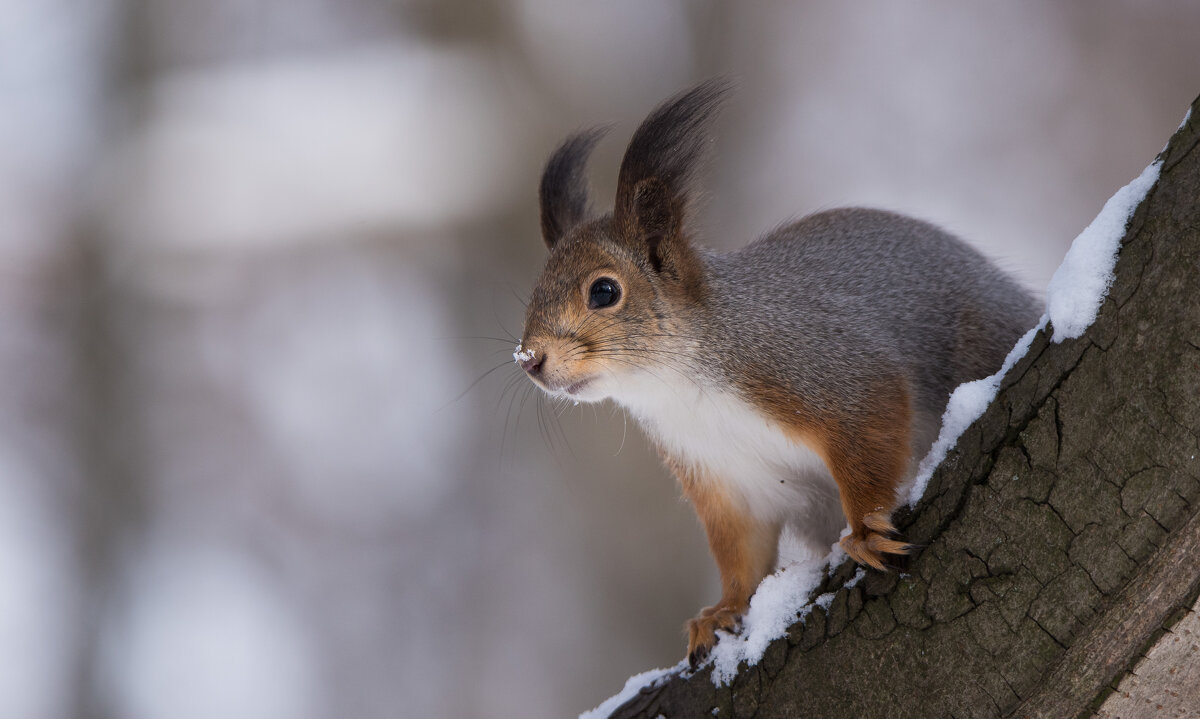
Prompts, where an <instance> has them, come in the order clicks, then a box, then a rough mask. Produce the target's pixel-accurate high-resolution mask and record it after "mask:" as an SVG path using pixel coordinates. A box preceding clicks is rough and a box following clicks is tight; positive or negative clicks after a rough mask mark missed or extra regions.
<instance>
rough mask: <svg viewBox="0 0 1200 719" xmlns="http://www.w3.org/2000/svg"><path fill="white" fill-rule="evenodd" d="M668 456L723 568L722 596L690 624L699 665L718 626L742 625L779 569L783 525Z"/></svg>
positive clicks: (691, 653) (691, 655)
mask: <svg viewBox="0 0 1200 719" xmlns="http://www.w3.org/2000/svg"><path fill="white" fill-rule="evenodd" d="M666 459H667V464H668V465H669V466H670V467H671V469H672V470H673V471H674V472H675V474H676V476H677V477H679V480H680V483H681V484H682V485H683V491H684V494H685V495H686V496H687V498H688V499H689V500H691V502H692V506H693V507H695V509H696V514H697V515H698V516H699V518H700V522H701V524H703V525H704V531H705V533H706V534H707V535H708V545H709V549H711V550H712V554H713V558H714V559H716V561H717V568H718V569H719V570H720V571H721V600H720V601H719V602H717V603H716V604H715V605H713V606H711V607H707V608H705V609H703V610H701V611H700V613H699V614H697V615H696V616H695V617H693V618H692V619H690V620H689V621H688V623H687V630H688V661H689V662H690V663H691V665H692V666H693V667H695V666H696V665H698V664H699V662H700V661H702V660H703V659H704V657H706V656H707V655H708V653H709V651H710V650H711V649H712V647H713V645H714V644H716V642H717V635H716V631H717V630H718V629H724V630H726V631H735V630H736V629H737V627H738V622H739V621H740V619H741V616H742V614H744V613H745V611H746V609H747V608H749V606H750V597H751V596H753V594H754V590H755V589H757V588H758V584H759V582H761V581H762V579H763V577H765V576H767V575H768V574H769V573H770V572H771V570H772V569H774V567H775V557H776V552H777V551H778V546H779V530H780V528H779V525H778V524H775V523H772V522H762V521H760V520H758V519H756V518H754V517H753V516H752V515H751V514H750V513H749V512H748V511H747V509H746V507H745V506H744V504H743V503H742V502H741V501H740V499H739V498H738V497H737V496H735V495H734V494H732V493H731V492H729V490H728V488H727V487H725V486H724V485H722V484H721V482H720V481H719V480H717V479H715V478H711V477H704V476H701V475H700V473H699V472H698V471H697V470H696V469H694V468H691V467H684V466H681V465H679V464H678V463H676V462H674V461H672V460H671V459H670V458H669V457H668V458H666Z"/></svg>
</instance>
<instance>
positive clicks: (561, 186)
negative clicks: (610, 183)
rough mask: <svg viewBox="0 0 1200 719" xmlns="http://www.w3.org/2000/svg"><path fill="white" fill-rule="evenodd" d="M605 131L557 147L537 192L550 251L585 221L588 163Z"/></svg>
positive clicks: (582, 135)
mask: <svg viewBox="0 0 1200 719" xmlns="http://www.w3.org/2000/svg"><path fill="white" fill-rule="evenodd" d="M607 131H608V128H604V127H595V128H592V129H590V130H584V131H583V132H579V133H576V134H574V135H571V136H570V137H568V138H567V139H566V140H564V141H563V143H562V144H561V145H559V146H558V149H556V150H555V151H554V152H553V154H551V155H550V159H549V160H547V161H546V169H545V170H543V171H542V184H541V186H540V187H539V188H538V201H539V203H540V204H541V214H542V240H544V241H545V243H546V246H547V247H550V248H553V247H554V245H555V244H557V243H558V241H559V240H561V239H562V238H563V235H565V234H566V233H567V232H569V231H570V230H571V228H572V227H575V226H576V225H578V224H579V223H581V222H583V221H584V220H586V219H587V218H588V215H589V204H590V203H589V201H588V182H587V176H586V172H587V160H588V157H589V156H590V155H591V154H592V149H593V148H595V146H596V143H597V142H599V141H600V138H602V137H604V134H605V133H606V132H607Z"/></svg>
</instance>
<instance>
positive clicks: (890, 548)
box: [825, 391, 913, 569]
mask: <svg viewBox="0 0 1200 719" xmlns="http://www.w3.org/2000/svg"><path fill="white" fill-rule="evenodd" d="M880 395H882V396H879V395H877V396H876V397H875V398H874V399H875V407H876V410H877V413H876V414H874V415H872V416H870V417H865V418H860V419H859V420H858V421H854V422H847V423H845V424H843V425H840V426H839V427H838V430H839V431H837V432H834V433H831V434H830V435H829V436H828V437H827V439H826V443H825V445H826V450H827V461H828V462H829V465H830V471H831V472H832V473H833V478H834V480H836V481H837V484H838V491H839V492H840V494H841V499H842V510H843V511H844V512H845V514H846V520H847V521H848V522H849V524H850V534H849V535H847V536H846V537H843V538H842V540H841V545H842V549H844V550H845V551H846V554H848V555H850V558H851V559H853V560H854V561H856V562H858V563H859V564H866V565H868V566H871V567H874V568H875V569H884V568H885V561H884V555H886V554H908V552H909V551H910V550H911V549H912V548H913V547H912V545H910V544H907V543H905V542H903V541H900V540H898V539H896V536H897V534H898V532H897V531H896V527H895V526H894V525H893V524H892V522H891V514H892V508H893V507H894V506H895V503H896V492H897V490H898V489H899V488H900V485H901V484H902V483H903V480H904V474H905V471H906V469H907V467H908V460H909V454H910V449H909V447H910V445H909V435H910V431H911V430H910V421H911V416H912V413H911V411H910V409H909V406H908V398H907V393H905V392H903V391H897V392H894V393H890V394H885V393H880Z"/></svg>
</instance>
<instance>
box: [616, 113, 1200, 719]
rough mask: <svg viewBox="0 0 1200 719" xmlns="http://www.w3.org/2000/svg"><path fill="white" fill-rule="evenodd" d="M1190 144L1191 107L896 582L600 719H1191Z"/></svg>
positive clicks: (935, 510) (1196, 510)
mask: <svg viewBox="0 0 1200 719" xmlns="http://www.w3.org/2000/svg"><path fill="white" fill-rule="evenodd" d="M1198 142H1200V99H1198V100H1197V101H1196V102H1195V103H1194V104H1193V107H1192V113H1191V115H1190V118H1189V121H1188V122H1187V123H1185V125H1184V126H1183V127H1181V128H1180V129H1179V131H1178V132H1177V133H1176V134H1175V136H1174V137H1173V138H1172V139H1171V142H1170V144H1169V145H1168V147H1167V148H1166V149H1165V150H1164V151H1163V153H1162V155H1161V159H1162V160H1163V166H1162V172H1161V176H1160V178H1159V180H1158V182H1157V183H1156V184H1155V186H1154V187H1153V188H1152V189H1151V190H1150V192H1149V193H1148V195H1147V196H1146V199H1145V200H1144V201H1143V202H1142V204H1141V206H1140V207H1139V208H1138V209H1137V211H1136V212H1135V213H1134V215H1133V217H1132V219H1131V220H1130V222H1129V226H1128V227H1127V229H1126V235H1125V238H1124V242H1123V245H1122V248H1121V252H1120V257H1119V260H1118V263H1117V268H1116V281H1115V282H1114V284H1113V286H1112V288H1111V289H1110V291H1109V294H1108V297H1107V299H1106V300H1105V301H1104V304H1103V306H1102V308H1101V311H1100V315H1099V317H1098V318H1097V320H1096V322H1095V323H1094V324H1093V325H1092V327H1091V328H1089V329H1088V331H1087V332H1086V333H1085V334H1084V336H1082V337H1080V338H1078V339H1076V340H1068V341H1065V342H1063V343H1061V344H1054V343H1051V342H1050V341H1049V339H1048V337H1047V335H1046V333H1045V332H1043V333H1041V334H1039V335H1038V337H1037V338H1036V339H1035V340H1034V342H1033V345H1032V347H1031V348H1030V350H1029V352H1028V354H1027V355H1026V356H1025V358H1024V359H1023V360H1021V361H1020V362H1019V363H1018V364H1017V366H1016V367H1014V368H1013V370H1012V371H1010V372H1009V374H1008V375H1007V376H1006V377H1005V378H1004V381H1003V383H1002V386H1001V392H1000V394H999V396H998V397H997V399H996V400H995V401H994V402H993V403H992V405H991V406H990V407H989V408H988V410H987V411H986V412H985V413H984V415H983V416H982V417H981V418H980V419H979V420H978V421H977V422H976V423H975V424H974V425H972V426H971V428H970V429H968V430H967V432H966V433H965V434H964V435H963V436H962V437H961V438H960V440H959V442H958V445H957V447H956V448H955V449H954V450H953V451H951V453H950V455H949V457H948V458H947V459H946V461H945V462H944V463H943V464H942V466H941V467H940V468H939V469H938V471H937V472H936V473H935V474H934V476H933V479H932V481H931V482H930V484H929V488H928V490H927V491H926V494H925V499H924V500H923V501H922V502H921V504H920V506H919V507H918V508H917V509H916V511H915V512H913V513H912V514H911V515H909V516H902V517H899V518H898V519H899V520H900V521H901V525H900V526H901V527H902V528H903V530H904V532H905V534H906V535H907V537H908V538H909V539H910V540H911V541H913V542H916V543H917V544H919V545H922V546H923V547H924V549H923V550H921V551H920V552H919V553H918V554H917V555H916V556H914V557H913V558H912V561H911V563H910V566H909V569H908V572H907V573H906V574H902V575H896V574H894V573H880V572H869V573H868V575H867V577H866V578H865V579H864V580H863V581H861V582H860V583H858V585H857V586H855V587H853V588H850V589H846V588H844V587H842V585H843V584H844V583H845V581H846V580H847V579H848V578H849V577H850V576H852V575H853V573H854V567H852V566H849V565H846V566H842V567H841V568H840V569H839V570H838V571H837V572H836V573H835V575H834V577H833V578H832V579H830V580H828V581H827V582H826V586H823V587H821V588H820V589H819V590H818V591H819V592H825V591H833V590H836V591H837V594H836V598H835V599H834V601H833V603H832V604H831V605H830V607H829V609H828V611H823V610H821V609H819V608H817V609H815V610H814V611H813V613H812V614H811V615H809V617H808V618H807V620H805V621H804V622H797V623H796V624H795V625H793V626H792V628H791V630H790V632H789V634H788V636H787V637H784V638H781V639H779V640H776V641H775V642H774V643H772V644H771V646H770V647H769V648H768V649H767V651H766V653H765V654H764V656H763V658H762V660H761V661H760V662H759V663H758V664H757V665H756V666H753V667H745V666H743V667H742V671H741V672H740V673H739V675H738V676H737V677H736V679H735V680H734V681H733V682H732V684H731V686H725V687H721V688H717V687H714V686H713V682H712V681H711V676H710V670H707V669H705V670H702V671H700V672H698V673H697V674H695V675H693V676H690V677H687V678H683V677H678V676H676V677H672V678H671V679H670V680H669V681H667V682H665V683H664V684H662V685H660V686H658V687H656V688H652V689H646V690H643V692H642V693H640V694H639V695H637V696H635V697H634V698H633V699H631V700H630V701H629V702H627V703H626V704H625V705H624V706H622V707H621V708H619V709H618V710H617V711H616V712H615V713H614V714H613V715H612V716H614V717H646V718H647V719H652V718H653V717H658V716H665V717H668V718H673V717H709V716H717V717H751V716H753V717H757V718H760V719H766V718H767V717H824V718H837V717H853V718H854V719H868V718H870V717H888V719H900V718H902V717H951V716H953V717H1001V716H1012V717H1025V716H1030V717H1056V718H1059V717H1072V716H1078V715H1084V716H1087V715H1090V714H1091V713H1093V712H1096V711H1100V712H1101V713H1102V714H1104V715H1111V716H1129V715H1130V712H1131V711H1132V712H1134V713H1135V715H1140V714H1141V713H1142V712H1141V711H1140V709H1141V708H1145V709H1151V710H1152V709H1155V708H1156V707H1158V705H1163V707H1162V708H1163V709H1164V710H1166V709H1170V708H1171V707H1175V708H1176V710H1177V711H1184V712H1195V711H1200V698H1197V696H1196V693H1197V686H1196V680H1195V677H1196V675H1197V673H1198V672H1200V644H1198V638H1197V634H1196V633H1195V632H1196V631H1197V630H1196V624H1197V623H1198V622H1196V621H1195V619H1196V617H1195V614H1194V613H1192V614H1189V611H1188V610H1189V609H1190V608H1192V607H1194V606H1195V605H1196V601H1197V594H1198V593H1200V149H1197V143H1198ZM838 587H842V588H840V589H838ZM1181 619H1182V621H1181ZM1160 640H1162V641H1161V642H1160ZM1181 643H1182V644H1183V646H1182V647H1177V646H1175V645H1179V644H1181ZM1156 644H1157V645H1158V646H1156ZM1173 649H1174V650H1175V651H1174V653H1172V650H1173ZM1143 656H1146V657H1147V658H1146V659H1145V660H1144V661H1141V662H1140V664H1139V661H1140V660H1142V657H1143ZM1135 669H1136V671H1133V670H1135ZM1131 671H1133V674H1136V677H1135V676H1133V675H1132V674H1131ZM1189 676H1190V677H1192V679H1191V680H1190V684H1188V682H1189V680H1188V679H1186V677H1189ZM1114 689H1116V691H1115V692H1114ZM1135 692H1142V693H1141V694H1138V695H1136V696H1135V695H1134V694H1135ZM1189 693H1190V697H1191V698H1190V699H1188V698H1187V697H1188V696H1189ZM1106 701H1107V702H1108V703H1107V704H1104V702H1106ZM1122 702H1124V704H1122ZM1147 702H1148V703H1147ZM1180 702H1183V703H1180ZM1189 702H1190V703H1189ZM1102 704H1104V706H1103V708H1102V707H1101V705H1102ZM1169 715H1171V716H1184V715H1185V714H1180V713H1170V714H1169ZM1193 715H1194V714H1193Z"/></svg>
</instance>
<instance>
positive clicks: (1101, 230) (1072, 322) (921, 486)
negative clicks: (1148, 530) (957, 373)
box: [908, 110, 1191, 507]
mask: <svg viewBox="0 0 1200 719" xmlns="http://www.w3.org/2000/svg"><path fill="white" fill-rule="evenodd" d="M1188 112H1189V115H1190V113H1191V111H1190V110H1189V111H1188ZM1186 121H1187V119H1186V118H1185V119H1184V122H1186ZM1161 169H1162V161H1161V160H1156V161H1155V162H1153V163H1152V164H1151V165H1150V166H1149V167H1147V168H1146V169H1145V170H1143V171H1142V174H1141V175H1138V177H1137V179H1135V180H1134V181H1133V182H1130V183H1129V184H1128V185H1126V186H1125V187H1122V188H1121V189H1120V190H1118V191H1117V193H1116V194H1115V195H1113V196H1112V197H1111V198H1109V200H1108V202H1106V203H1104V208H1103V209H1101V210H1100V214H1098V215H1096V219H1094V220H1092V222H1091V224H1089V225H1088V226H1087V228H1085V229H1084V231H1083V232H1081V233H1079V236H1078V237H1076V238H1075V241H1074V242H1072V243H1071V247H1070V249H1068V250H1067V254H1066V257H1064V258H1063V262H1062V264H1061V265H1059V267H1058V269H1057V270H1055V272H1054V276H1053V277H1052V278H1051V280H1050V286H1049V287H1048V288H1047V289H1046V314H1044V315H1042V320H1041V322H1039V323H1038V325H1037V327H1034V328H1033V329H1031V330H1029V331H1028V332H1026V333H1025V334H1024V335H1023V336H1022V337H1021V339H1020V340H1018V341H1017V344H1016V346H1015V347H1013V349H1012V351H1010V352H1009V353H1008V357H1006V358H1005V359H1004V366H1002V367H1001V368H1000V371H999V372H997V373H996V374H994V375H992V376H990V377H984V378H983V379H979V380H975V381H973V382H966V383H964V384H961V385H959V386H958V387H956V388H955V390H954V392H953V393H951V395H950V401H949V402H948V403H947V404H946V411H945V413H943V414H942V429H941V432H940V433H939V434H938V438H937V441H936V442H934V443H933V446H932V447H930V448H929V452H928V453H927V454H926V455H925V458H924V459H922V460H921V465H920V467H919V468H918V470H917V476H916V478H915V479H914V480H913V485H912V489H911V490H910V491H909V495H908V506H910V507H911V506H913V505H915V504H916V503H917V501H918V500H920V499H921V496H922V495H923V494H925V488H926V486H928V484H929V478H930V477H931V476H932V475H933V470H935V469H937V466H938V465H939V464H941V463H942V460H944V459H945V458H946V453H947V452H949V451H950V448H951V447H953V446H954V445H955V443H956V442H958V438H959V437H960V436H962V433H963V432H965V431H966V429H967V427H970V426H971V423H972V422H974V421H975V420H977V419H979V417H980V416H981V415H983V411H984V410H985V409H987V407H988V405H990V404H991V403H992V400H994V399H995V398H996V393H997V392H998V391H999V389H1000V380H1001V379H1002V378H1003V377H1004V375H1005V374H1007V373H1008V371H1009V370H1010V369H1012V367H1013V365H1015V364H1016V363H1017V361H1018V360H1020V359H1021V358H1022V357H1024V356H1025V353H1026V352H1027V351H1028V350H1029V345H1030V344H1031V343H1032V342H1033V338H1034V336H1035V335H1036V334H1037V333H1038V331H1039V330H1043V329H1045V328H1046V326H1047V323H1049V324H1050V325H1051V326H1053V328H1054V335H1053V337H1051V341H1053V342H1062V341H1063V340H1067V339H1073V338H1076V337H1079V336H1080V335H1082V334H1083V333H1084V331H1085V330H1087V328H1088V327H1090V326H1091V325H1092V323H1093V322H1095V321H1096V314H1097V313H1098V312H1099V311H1100V305H1101V303H1103V302H1104V298H1105V296H1107V294H1108V288H1109V287H1110V286H1111V285H1112V282H1113V268H1114V267H1115V266H1116V263H1117V251H1118V250H1119V249H1120V247H1121V239H1122V238H1123V237H1124V236H1125V229H1126V226H1127V225H1128V224H1129V218H1130V217H1132V216H1133V213H1134V210H1136V209H1137V207H1138V205H1140V204H1141V202H1142V200H1143V199H1145V197H1146V193H1147V192H1149V191H1150V188H1151V187H1153V186H1154V183H1155V182H1156V181H1157V180H1158V175H1159V171H1160V170H1161Z"/></svg>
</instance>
